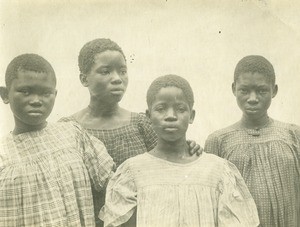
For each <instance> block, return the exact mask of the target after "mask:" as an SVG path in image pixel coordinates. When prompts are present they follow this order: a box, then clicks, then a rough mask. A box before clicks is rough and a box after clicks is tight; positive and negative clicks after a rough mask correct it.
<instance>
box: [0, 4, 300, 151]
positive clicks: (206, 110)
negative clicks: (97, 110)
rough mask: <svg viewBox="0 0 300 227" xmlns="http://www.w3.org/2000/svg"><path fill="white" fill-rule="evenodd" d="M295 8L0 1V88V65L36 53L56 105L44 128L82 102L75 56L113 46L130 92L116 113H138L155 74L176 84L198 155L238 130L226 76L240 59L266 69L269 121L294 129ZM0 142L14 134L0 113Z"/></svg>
mask: <svg viewBox="0 0 300 227" xmlns="http://www.w3.org/2000/svg"><path fill="white" fill-rule="evenodd" d="M299 12H300V3H297V1H289V2H288V3H286V1H274V0H273V1H268V0H265V1H262V0H260V1H254V0H253V1H250V0H249V1H247V0H244V1H239V0H228V1H200V0H198V1H196V0H195V1H192V0H190V1H188V0H182V1H178V0H167V1H162V0H148V1H146V0H144V1H142V0H130V1H109V0H98V1H91V0H90V1H82V0H81V1H79V0H78V1H71V0H56V1H54V0H52V1H50V0H48V1H44V0H43V1H41V0H39V1H38V0H36V1H33V0H32V1H28V0H22V1H21V0H20V1H9V0H2V1H0V29H1V30H0V50H1V51H0V53H1V56H0V79H1V80H0V85H4V74H5V70H6V67H7V65H8V63H9V62H10V61H11V60H12V58H14V57H15V56H17V55H19V54H23V53H37V54H40V55H42V56H44V57H45V58H46V59H47V60H49V61H50V63H51V64H52V65H53V67H54V69H55V71H56V74H57V79H58V86H57V88H58V96H57V99H56V104H55V107H54V109H53V112H52V115H51V116H50V118H49V121H50V122H53V121H57V120H58V119H60V118H61V117H63V116H68V115H70V114H72V113H74V112H76V111H78V110H80V109H82V108H84V107H85V106H87V104H88V101H89V96H88V91H87V89H85V88H83V87H82V86H81V84H80V82H79V79H78V75H79V70H78V66H77V57H78V53H79V50H80V48H81V47H82V46H83V45H84V44H85V43H86V42H87V41H90V40H92V39H95V38H100V37H105V38H111V39H112V40H114V41H116V42H117V43H118V44H119V45H120V46H121V47H122V48H123V50H124V52H125V55H126V56H127V63H128V72H129V86H128V90H127V93H126V95H125V97H124V99H123V100H122V102H121V105H122V106H123V107H125V108H127V109H129V110H132V111H136V112H142V111H144V110H145V109H146V101H145V96H146V90H147V88H148V86H149V84H150V83H151V81H152V80H153V79H154V78H156V77H158V76H160V75H164V74H169V73H173V74H178V75H181V76H183V77H185V78H186V79H187V80H188V81H189V82H190V84H191V86H192V88H193V90H194V94H195V106H194V107H195V110H196V119H195V121H194V124H193V125H191V127H190V128H189V131H188V137H189V138H191V139H194V140H197V141H198V142H199V143H200V144H201V145H204V141H205V139H206V138H207V136H208V134H209V133H211V132H213V131H215V130H217V129H219V128H222V127H226V126H228V125H229V124H232V123H234V122H235V121H237V120H238V119H239V118H240V116H241V112H240V110H239V109H238V107H237V105H236V102H235V98H234V96H233V95H232V93H231V83H232V77H233V71H234V67H235V65H236V63H237V62H238V60H240V59H241V58H242V57H244V56H245V55H249V54H259V55H263V56H265V57H266V58H268V59H269V60H270V61H271V62H272V63H273V65H274V68H275V72H276V74H277V82H278V85H279V93H278V95H277V97H276V98H275V99H274V100H273V103H272V106H271V108H270V111H269V112H270V116H272V117H273V118H275V119H279V120H282V121H286V122H292V123H296V124H298V125H300V107H299V106H300V98H299V97H300V75H299V72H300V64H299V63H300V14H299ZM0 110H1V112H0V135H3V134H6V133H8V132H9V131H11V130H12V129H13V118H12V115H11V113H10V109H9V106H8V105H4V104H3V103H1V104H0Z"/></svg>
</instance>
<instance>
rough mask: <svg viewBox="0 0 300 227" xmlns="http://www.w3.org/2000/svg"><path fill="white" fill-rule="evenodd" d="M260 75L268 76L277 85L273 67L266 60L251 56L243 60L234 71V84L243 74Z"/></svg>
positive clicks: (258, 56)
mask: <svg viewBox="0 0 300 227" xmlns="http://www.w3.org/2000/svg"><path fill="white" fill-rule="evenodd" d="M248 72H250V73H260V74H263V75H265V76H267V77H268V78H269V79H270V81H271V83H272V84H273V85H275V72H274V68H273V65H272V64H271V62H269V61H268V60H267V59H266V58H264V57H263V56H260V55H249V56H246V57H244V58H242V59H241V60H240V61H239V62H238V63H237V65H236V67H235V70H234V83H235V82H236V81H237V79H238V77H239V76H240V74H242V73H248Z"/></svg>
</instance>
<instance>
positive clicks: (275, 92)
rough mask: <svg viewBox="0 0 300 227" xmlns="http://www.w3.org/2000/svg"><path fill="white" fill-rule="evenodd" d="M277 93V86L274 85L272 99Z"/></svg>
mask: <svg viewBox="0 0 300 227" xmlns="http://www.w3.org/2000/svg"><path fill="white" fill-rule="evenodd" d="M277 92H278V85H277V84H275V85H274V88H273V94H272V98H274V97H275V96H276V95H277Z"/></svg>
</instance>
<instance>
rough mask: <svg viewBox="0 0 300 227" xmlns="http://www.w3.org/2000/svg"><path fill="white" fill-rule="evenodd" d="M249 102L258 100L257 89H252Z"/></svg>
mask: <svg viewBox="0 0 300 227" xmlns="http://www.w3.org/2000/svg"><path fill="white" fill-rule="evenodd" d="M247 101H248V103H250V104H255V103H257V102H258V99H257V95H256V92H255V91H251V92H250V94H249V98H248V100H247Z"/></svg>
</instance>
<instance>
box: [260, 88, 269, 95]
mask: <svg viewBox="0 0 300 227" xmlns="http://www.w3.org/2000/svg"><path fill="white" fill-rule="evenodd" d="M267 92H268V91H267V90H266V89H261V90H259V91H258V93H259V94H262V95H263V94H266V93H267Z"/></svg>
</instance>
